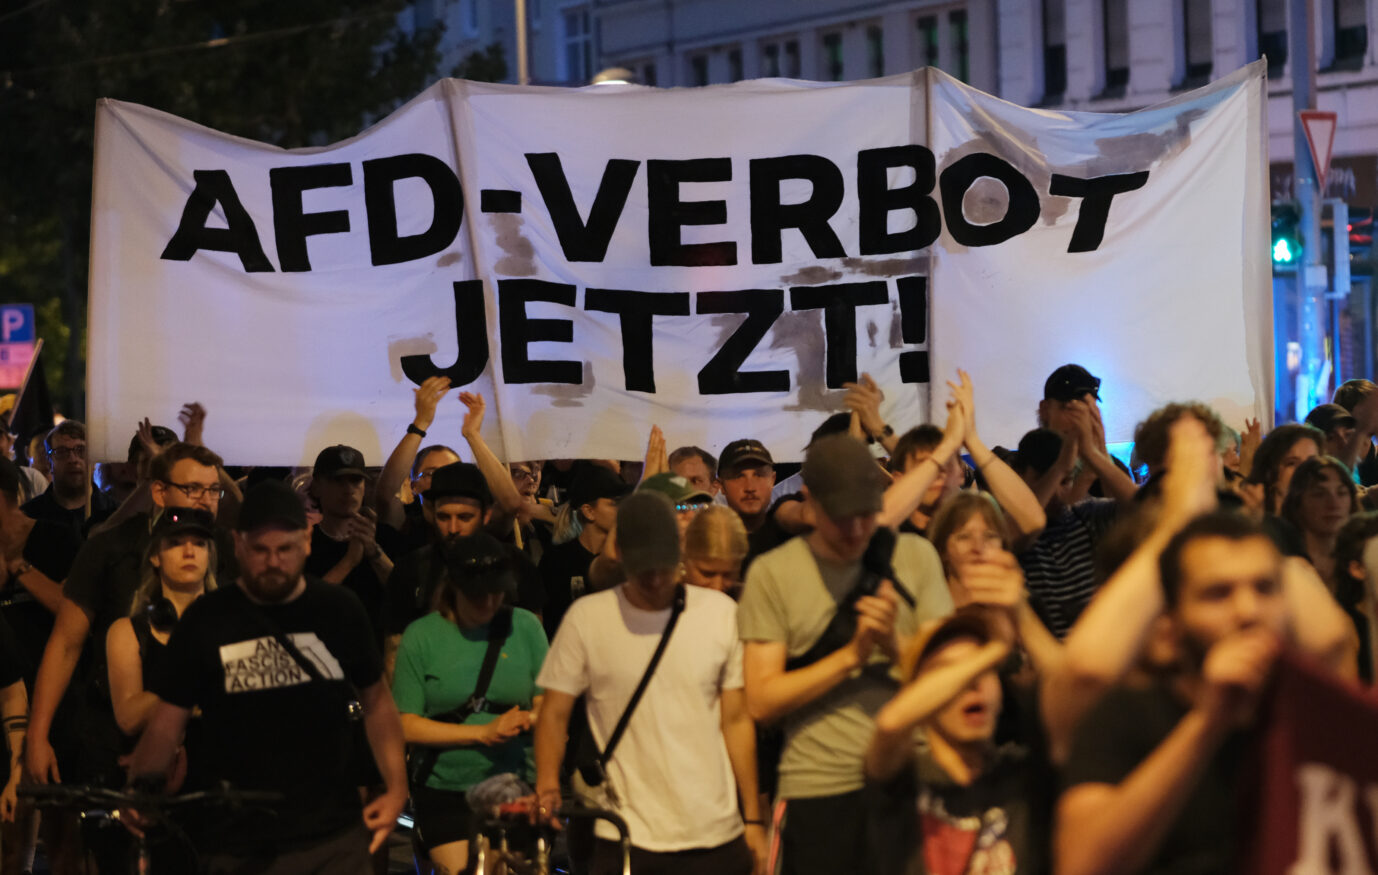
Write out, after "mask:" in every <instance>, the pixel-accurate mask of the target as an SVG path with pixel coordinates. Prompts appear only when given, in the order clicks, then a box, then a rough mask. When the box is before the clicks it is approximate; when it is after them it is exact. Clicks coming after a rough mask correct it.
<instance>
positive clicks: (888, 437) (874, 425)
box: [842, 374, 899, 453]
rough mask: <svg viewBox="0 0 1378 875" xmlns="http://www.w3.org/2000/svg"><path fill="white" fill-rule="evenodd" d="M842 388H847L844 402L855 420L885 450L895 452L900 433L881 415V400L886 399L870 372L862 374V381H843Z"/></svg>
mask: <svg viewBox="0 0 1378 875" xmlns="http://www.w3.org/2000/svg"><path fill="white" fill-rule="evenodd" d="M842 388H844V389H846V390H847V394H846V395H844V396H843V397H842V404H843V406H845V407H846V408H847V409H848V410H850V411H852V414H853V417H852V418H853V420H854V421H856V422H858V423H859V424H860V426H861V430H862V431H863V432H865V434H866V436H867V437H869V438H870V439H871V440H873V441H877V442H879V443H880V445H881V446H883V447H885V452H887V453H893V452H894V451H895V444H897V443H899V435H897V434H895V430H894V429H893V428H891V427H890V426H889V425H888V424H887V423H886V422H885V418H884V417H882V416H881V415H880V402H882V401H884V400H885V393H884V392H882V391H881V388H880V386H878V385H877V384H876V381H875V380H873V379H871V375H870V374H862V375H861V381H860V382H858V383H843V384H842Z"/></svg>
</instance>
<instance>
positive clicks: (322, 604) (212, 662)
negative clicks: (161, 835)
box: [150, 577, 383, 853]
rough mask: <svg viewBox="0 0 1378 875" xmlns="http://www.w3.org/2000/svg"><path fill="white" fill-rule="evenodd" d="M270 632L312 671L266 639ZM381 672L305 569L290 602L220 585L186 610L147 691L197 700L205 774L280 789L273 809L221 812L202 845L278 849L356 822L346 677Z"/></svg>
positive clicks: (362, 684)
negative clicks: (317, 676)
mask: <svg viewBox="0 0 1378 875" xmlns="http://www.w3.org/2000/svg"><path fill="white" fill-rule="evenodd" d="M275 629H276V630H279V631H281V632H282V633H285V634H287V635H289V636H290V637H291V639H292V643H293V644H295V645H296V647H297V649H299V650H300V651H301V652H302V654H303V655H305V656H306V657H307V658H309V659H311V660H312V661H313V662H314V663H315V665H316V667H317V669H318V670H319V671H320V673H321V674H322V675H324V679H323V680H321V681H315V680H312V679H311V676H310V674H309V673H308V672H306V671H304V670H303V669H302V668H301V666H300V665H299V664H298V663H297V662H296V660H295V659H294V658H292V656H291V655H290V654H289V653H288V652H287V651H286V650H284V649H283V648H282V646H281V645H279V644H278V643H277V640H276V639H275V637H274V630H275ZM382 672H383V666H382V659H381V657H380V656H379V653H378V648H377V646H376V645H375V644H374V640H373V631H372V628H371V626H370V624H369V621H368V616H367V615H366V614H365V613H364V609H363V606H362V605H360V604H359V600H358V598H356V597H355V596H354V594H353V593H351V592H349V591H348V590H346V589H344V588H343V587H339V586H332V585H330V584H327V583H324V582H322V581H320V580H316V579H314V578H310V577H308V578H307V582H306V586H305V589H304V590H303V591H302V593H301V595H299V596H298V597H297V598H295V599H293V600H292V601H290V602H287V603H285V604H277V605H259V604H255V603H254V602H252V601H250V599H249V597H248V596H247V595H246V594H245V593H244V590H243V589H241V588H240V587H239V586H238V585H237V584H229V585H227V586H224V587H222V588H220V589H217V590H215V591H214V592H210V593H207V594H206V595H204V596H202V597H201V598H199V599H197V600H196V601H195V602H193V603H192V605H191V606H190V607H189V608H187V610H186V613H184V614H183V615H182V619H181V620H180V621H178V623H177V627H176V628H175V629H174V630H173V632H172V638H171V639H170V640H169V641H168V650H167V664H166V667H165V670H164V671H162V672H160V673H159V675H158V676H157V677H155V678H153V679H152V680H153V686H151V687H150V689H151V690H152V691H153V692H154V693H156V694H157V695H158V696H159V697H160V698H162V699H163V700H164V701H167V702H170V703H172V704H173V705H177V706H178V707H181V708H192V707H198V706H199V707H200V708H201V715H202V716H201V732H202V739H203V741H204V745H203V749H204V751H205V762H204V763H203V766H204V768H203V769H202V772H203V774H205V775H206V777H207V779H208V780H211V781H221V780H224V781H229V782H230V783H231V784H232V785H234V786H235V787H236V788H238V789H243V790H268V791H275V792H279V793H282V794H283V800H282V801H281V802H278V803H274V804H273V808H274V809H275V811H276V814H273V813H272V812H268V811H263V810H255V809H252V808H248V809H245V810H242V811H237V812H234V813H233V814H231V815H228V816H227V817H225V818H224V820H223V821H221V822H220V823H219V824H218V825H217V826H218V828H217V829H215V830H213V831H212V832H211V833H210V834H209V835H207V837H206V839H205V843H206V845H207V846H208V848H209V849H211V850H229V849H233V850H234V851H235V852H236V853H244V852H250V851H253V850H255V849H269V848H271V849H275V850H281V849H283V848H287V847H292V846H297V845H301V844H306V843H309V842H312V841H316V840H319V839H321V838H324V837H326V836H330V835H333V834H336V833H338V832H340V831H342V830H345V829H347V828H349V827H350V826H354V825H358V824H359V823H360V816H361V811H362V807H361V804H360V801H359V795H358V790H357V788H356V787H355V782H354V777H353V776H354V772H353V771H352V770H351V768H350V764H351V751H352V748H353V740H354V737H355V726H354V724H353V723H352V722H351V720H350V719H349V713H348V702H349V701H350V699H351V698H352V697H353V691H352V690H351V689H350V686H349V684H353V685H354V687H356V688H358V689H364V688H367V687H370V686H372V685H373V684H375V683H377V682H378V681H379V679H380V678H381V677H382ZM346 681H348V683H346Z"/></svg>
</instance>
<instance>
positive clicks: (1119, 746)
mask: <svg viewBox="0 0 1378 875" xmlns="http://www.w3.org/2000/svg"><path fill="white" fill-rule="evenodd" d="M1187 711H1188V708H1187V706H1186V705H1184V704H1183V703H1182V702H1180V701H1179V700H1178V699H1177V697H1176V696H1174V695H1173V694H1172V692H1171V691H1170V690H1169V689H1168V688H1167V686H1166V685H1164V684H1154V685H1151V686H1149V687H1145V688H1142V689H1134V688H1128V687H1120V688H1117V689H1115V690H1112V691H1110V692H1109V693H1107V694H1106V695H1105V697H1104V698H1102V699H1101V700H1100V702H1098V703H1097V704H1096V706H1095V707H1094V708H1093V709H1092V710H1091V712H1090V713H1088V714H1087V715H1086V717H1085V719H1083V720H1082V722H1081V724H1080V725H1079V726H1078V727H1077V732H1076V736H1075V739H1074V740H1073V743H1072V750H1071V754H1070V756H1069V757H1068V760H1067V765H1066V767H1065V769H1064V771H1063V785H1064V787H1074V786H1076V785H1077V784H1119V783H1120V782H1121V781H1123V780H1124V779H1125V778H1127V777H1129V775H1130V773H1131V772H1133V771H1134V769H1136V768H1138V766H1139V764H1140V763H1142V762H1143V761H1144V760H1146V759H1147V758H1148V757H1149V755H1150V754H1152V753H1153V751H1155V750H1156V749H1157V748H1158V746H1159V745H1160V744H1162V743H1163V741H1164V740H1165V739H1166V738H1167V737H1168V736H1169V735H1170V734H1171V733H1172V731H1173V729H1175V728H1176V727H1177V724H1178V723H1180V722H1181V720H1182V718H1183V717H1185V716H1186V714H1187ZM1248 746H1249V736H1248V735H1247V734H1244V733H1236V734H1234V735H1231V736H1229V737H1228V738H1227V739H1226V740H1225V742H1224V743H1223V744H1222V745H1221V746H1220V749H1219V750H1218V751H1217V752H1216V754H1215V756H1213V757H1211V759H1210V760H1209V761H1208V762H1207V764H1206V767H1205V769H1204V771H1203V772H1202V773H1201V775H1200V777H1199V778H1198V779H1197V781H1196V784H1195V786H1193V788H1192V790H1191V795H1190V796H1189V797H1188V798H1187V800H1186V802H1185V804H1184V805H1183V806H1182V809H1181V811H1180V812H1179V813H1178V815H1177V819H1176V820H1175V821H1173V824H1172V826H1171V828H1170V829H1169V830H1168V832H1167V834H1166V835H1165V836H1164V837H1163V841H1162V843H1161V844H1160V845H1159V847H1158V852H1157V853H1156V854H1155V855H1154V856H1153V858H1152V860H1151V861H1150V862H1149V864H1148V866H1146V867H1145V868H1144V870H1143V871H1144V872H1145V873H1161V875H1206V873H1221V875H1224V873H1231V872H1234V871H1236V869H1237V865H1236V864H1237V862H1238V856H1239V855H1238V848H1237V847H1236V842H1237V841H1238V837H1239V832H1238V823H1239V812H1238V809H1239V787H1240V786H1241V783H1244V782H1241V781H1240V780H1239V779H1240V778H1241V777H1243V773H1242V771H1241V766H1242V765H1243V764H1244V762H1245V752H1246V750H1247V749H1248Z"/></svg>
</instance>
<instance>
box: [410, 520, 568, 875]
mask: <svg viewBox="0 0 1378 875" xmlns="http://www.w3.org/2000/svg"><path fill="white" fill-rule="evenodd" d="M446 571H447V574H446V575H445V577H444V581H443V584H442V586H441V587H440V588H439V589H438V590H437V592H436V596H435V608H434V610H433V611H432V612H431V613H429V614H427V615H426V616H424V617H422V618H421V619H419V620H416V621H415V622H413V623H412V624H411V625H410V626H408V627H407V630H406V632H404V633H403V634H402V643H401V645H400V646H399V647H398V650H397V668H396V671H395V673H394V675H393V682H392V697H393V699H394V700H395V701H396V702H397V710H398V711H399V712H401V716H402V735H403V737H404V738H405V739H406V741H407V743H408V744H409V745H411V746H412V753H411V762H410V770H411V779H412V787H411V794H412V802H413V804H414V805H415V807H416V829H417V833H418V840H419V844H420V846H421V847H422V849H424V850H425V852H426V854H427V856H429V858H430V860H431V862H432V863H433V864H434V865H435V866H436V867H437V869H438V871H444V872H461V871H463V870H464V869H465V868H466V866H467V865H468V858H469V839H470V836H471V835H472V834H473V831H474V827H473V824H471V822H470V821H471V815H472V812H471V809H470V805H469V801H468V797H467V794H468V791H469V790H470V789H471V788H473V787H475V786H476V785H478V784H481V783H484V782H485V781H487V780H489V779H490V778H497V777H498V776H505V775H516V776H517V777H518V778H521V779H523V780H526V781H530V780H531V779H532V778H533V777H534V765H533V763H532V760H531V734H530V729H531V726H532V724H533V723H534V722H535V719H536V709H537V708H538V707H539V705H540V701H541V690H540V689H539V688H538V687H537V686H536V675H537V673H538V672H539V671H540V668H541V663H542V661H544V659H545V654H546V650H547V649H548V648H549V645H548V643H547V642H546V637H545V631H544V630H543V629H542V627H541V621H540V620H539V619H537V618H536V615H535V614H533V613H531V612H530V611H527V610H523V609H522V608H504V607H503V599H504V597H505V595H506V594H507V593H508V592H510V591H514V590H515V589H516V581H515V578H514V576H513V572H512V561H511V558H510V557H509V555H508V553H507V551H506V550H505V549H504V547H503V545H502V544H500V543H498V541H497V539H495V538H493V537H492V536H491V535H488V534H486V533H483V532H480V533H478V534H474V535H470V536H468V537H465V538H460V539H458V540H456V541H455V542H454V543H453V544H451V545H449V546H448V547H447V548H446ZM490 647H496V648H499V650H498V651H497V652H496V653H495V658H494V660H493V666H494V667H493V668H492V669H490V673H489V678H488V684H487V688H486V689H483V690H480V689H478V687H479V682H480V675H481V674H483V665H484V662H485V658H486V657H487V656H488V651H489V648H490ZM476 706H477V707H476Z"/></svg>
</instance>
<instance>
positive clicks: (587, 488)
mask: <svg viewBox="0 0 1378 875" xmlns="http://www.w3.org/2000/svg"><path fill="white" fill-rule="evenodd" d="M631 491H632V488H631V487H630V486H628V485H627V482H626V481H625V480H623V479H622V478H621V477H619V476H618V475H616V474H614V473H613V472H612V471H609V470H608V469H607V468H605V467H603V466H602V465H596V464H593V463H589V464H586V465H582V466H581V467H580V469H579V471H578V472H577V473H575V475H574V480H573V482H571V483H570V484H569V503H570V504H572V505H574V506H575V507H583V506H584V505H586V504H593V503H594V502H596V501H597V500H598V499H600V498H611V499H619V498H621V497H622V496H624V495H626V494H627V493H628V492H631Z"/></svg>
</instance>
